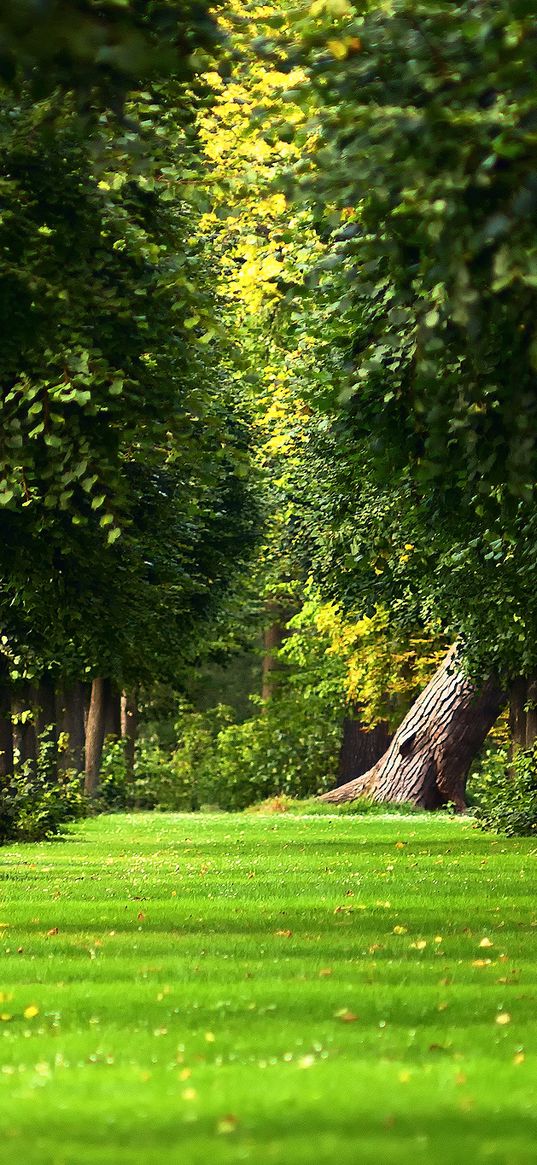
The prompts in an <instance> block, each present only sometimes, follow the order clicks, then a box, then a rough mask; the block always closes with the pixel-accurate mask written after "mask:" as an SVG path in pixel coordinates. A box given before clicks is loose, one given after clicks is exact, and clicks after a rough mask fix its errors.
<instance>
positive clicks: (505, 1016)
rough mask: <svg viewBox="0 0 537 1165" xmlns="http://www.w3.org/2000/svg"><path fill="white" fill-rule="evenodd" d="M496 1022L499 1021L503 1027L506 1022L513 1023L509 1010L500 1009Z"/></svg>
mask: <svg viewBox="0 0 537 1165" xmlns="http://www.w3.org/2000/svg"><path fill="white" fill-rule="evenodd" d="M496 1023H499V1024H500V1025H501V1026H502V1027H504V1026H505V1024H506V1023H511V1016H510V1015H509V1012H508V1011H500V1014H499V1015H497V1016H496Z"/></svg>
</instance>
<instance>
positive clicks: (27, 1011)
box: [22, 1003, 39, 1019]
mask: <svg viewBox="0 0 537 1165" xmlns="http://www.w3.org/2000/svg"><path fill="white" fill-rule="evenodd" d="M22 1014H23V1016H24V1018H25V1019H35V1017H36V1015H39V1008H38V1007H36V1006H35V1003H30V1005H29V1007H25V1008H24V1011H23V1013H22Z"/></svg>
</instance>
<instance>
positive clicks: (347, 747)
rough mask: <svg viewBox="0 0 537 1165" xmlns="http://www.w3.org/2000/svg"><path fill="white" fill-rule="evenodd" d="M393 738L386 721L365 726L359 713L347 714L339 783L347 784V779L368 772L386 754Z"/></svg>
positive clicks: (344, 723)
mask: <svg viewBox="0 0 537 1165" xmlns="http://www.w3.org/2000/svg"><path fill="white" fill-rule="evenodd" d="M391 739H392V733H391V732H390V731H389V729H388V725H387V724H386V723H385V721H381V723H380V724H376V725H375V727H374V728H364V726H363V724H361V723H360V718H359V714H358V713H356V715H355V716H346V717H345V720H344V721H343V740H342V742H341V750H340V754H339V765H338V775H337V783H338V785H346V784H347V781H352V780H354V778H355V777H361V776H362V774H363V773H367V772H368V770H369V769H370V768H372V766H373V765H374V764H376V763H377V761H378V760H380V758H381V756H384V753H385V752H386V749H387V748H388V745H389V743H390V741H391Z"/></svg>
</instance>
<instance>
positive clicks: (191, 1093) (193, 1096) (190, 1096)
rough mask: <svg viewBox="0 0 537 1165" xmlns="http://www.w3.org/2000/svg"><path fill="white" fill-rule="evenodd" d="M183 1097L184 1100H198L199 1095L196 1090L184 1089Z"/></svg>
mask: <svg viewBox="0 0 537 1165" xmlns="http://www.w3.org/2000/svg"><path fill="white" fill-rule="evenodd" d="M181 1096H182V1097H183V1100H197V1097H198V1094H197V1092H196V1089H195V1088H184V1089H183V1091H182V1093H181Z"/></svg>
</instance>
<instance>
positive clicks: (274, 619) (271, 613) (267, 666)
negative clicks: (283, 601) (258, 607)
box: [261, 599, 285, 700]
mask: <svg viewBox="0 0 537 1165" xmlns="http://www.w3.org/2000/svg"><path fill="white" fill-rule="evenodd" d="M265 609H266V613H267V619H268V620H269V622H268V623H267V625H266V626H265V628H264V631H263V667H262V683H261V697H262V699H263V700H270V699H271V698H272V696H273V695H274V689H275V687H276V677H275V674H274V673H275V672H276V671H277V669H278V654H277V653H278V649H279V648H280V647H281V645H282V643H283V640H284V637H285V627H284V623H283V620H282V612H281V607H280V604H279V603H278V602H277V600H274V599H269V600H268V601H267V603H266V606H265Z"/></svg>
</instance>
